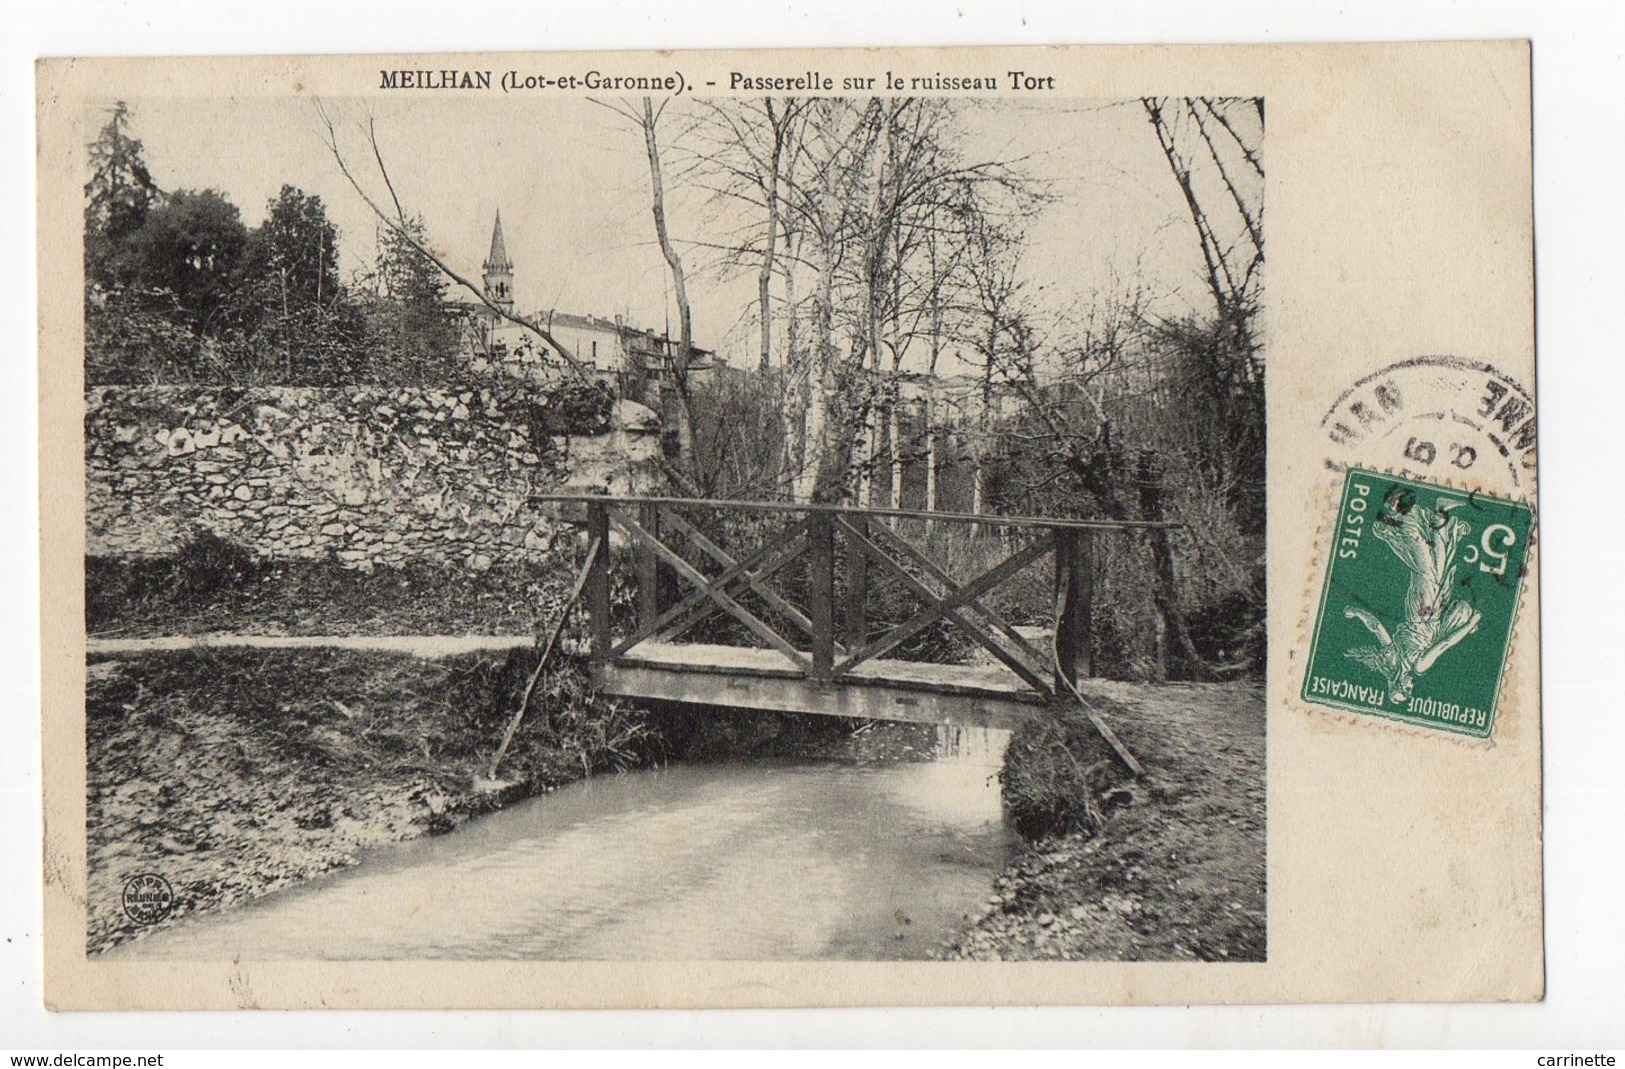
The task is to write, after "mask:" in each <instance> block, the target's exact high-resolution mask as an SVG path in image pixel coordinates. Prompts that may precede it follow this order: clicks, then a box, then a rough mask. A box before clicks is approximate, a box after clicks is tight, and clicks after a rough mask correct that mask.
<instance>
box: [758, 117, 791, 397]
mask: <svg viewBox="0 0 1625 1069" xmlns="http://www.w3.org/2000/svg"><path fill="white" fill-rule="evenodd" d="M767 115H768V119H769V121H772V118H773V98H772V97H769V98H768V100H767ZM783 146H784V137H783V135H782V134H780V133H779V132H778V130H777V129H775V130H774V136H773V154H772V156H771V157H770V158H769V160H768V175H767V243H766V246H765V248H764V249H763V251H762V270H761V273H760V274H758V275H757V276H756V300H757V303H758V304H760V305H761V309H762V355H761V369H762V370H763V371H766V370H767V369H768V367H769V366H771V365H772V363H773V304H772V301H773V261H774V258H775V255H776V254H777V252H778V241H779V157H780V154H781V153H782V151H783Z"/></svg>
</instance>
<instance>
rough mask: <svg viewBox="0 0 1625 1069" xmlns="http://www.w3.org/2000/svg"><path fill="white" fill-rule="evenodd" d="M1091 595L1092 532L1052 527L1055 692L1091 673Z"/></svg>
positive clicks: (1092, 577)
mask: <svg viewBox="0 0 1625 1069" xmlns="http://www.w3.org/2000/svg"><path fill="white" fill-rule="evenodd" d="M1093 596H1094V532H1093V531H1090V530H1087V529H1080V528H1077V527H1057V528H1055V604H1056V612H1055V650H1056V653H1057V656H1058V661H1057V664H1056V666H1055V669H1056V671H1055V691H1056V693H1057V694H1063V695H1064V694H1066V693H1067V692H1068V687H1067V682H1069V681H1070V682H1072V683H1076V682H1078V681H1079V680H1080V679H1086V678H1088V677H1089V676H1091V675H1093V674H1094V666H1093V664H1092V663H1091V661H1090V658H1089V632H1090V630H1091V628H1092V623H1093V622H1092V619H1091V617H1092V615H1093V605H1092V603H1091V601H1092V598H1093Z"/></svg>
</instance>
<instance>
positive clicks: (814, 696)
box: [599, 661, 1043, 731]
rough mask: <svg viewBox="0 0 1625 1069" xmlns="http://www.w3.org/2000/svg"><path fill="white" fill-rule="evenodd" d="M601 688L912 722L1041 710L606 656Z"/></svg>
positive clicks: (1000, 721)
mask: <svg viewBox="0 0 1625 1069" xmlns="http://www.w3.org/2000/svg"><path fill="white" fill-rule="evenodd" d="M599 672H600V676H599V679H600V684H601V686H602V687H603V689H604V692H605V693H606V694H614V695H618V696H621V697H627V698H633V699H643V700H650V699H654V700H659V701H669V702H682V703H685V704H692V705H702V706H726V707H729V708H734V709H764V710H772V711H776V712H784V713H812V714H816V715H822V716H849V717H858V718H863V719H869V720H901V721H905V722H908V723H915V724H952V725H957V726H961V727H987V728H1002V729H1004V730H1006V731H1010V730H1014V729H1015V728H1016V727H1017V726H1019V725H1020V724H1021V723H1022V721H1024V720H1026V719H1028V718H1030V717H1033V716H1037V715H1042V713H1043V706H1042V705H1035V704H1034V703H1033V702H1032V701H1031V700H1016V699H1013V698H1000V697H998V696H990V695H972V694H945V693H935V692H932V691H924V690H918V689H904V688H902V687H896V686H883V685H865V684H863V683H837V684H828V683H823V684H820V683H814V682H812V681H811V680H808V679H797V678H794V677H779V676H737V675H724V674H720V673H711V672H692V671H684V670H681V669H671V668H659V667H653V666H648V665H640V664H626V663H623V662H615V661H612V662H610V663H609V664H607V665H604V666H603V667H602V668H601V669H600V670H599Z"/></svg>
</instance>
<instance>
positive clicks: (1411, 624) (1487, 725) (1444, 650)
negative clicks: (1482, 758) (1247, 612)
mask: <svg viewBox="0 0 1625 1069" xmlns="http://www.w3.org/2000/svg"><path fill="white" fill-rule="evenodd" d="M1532 522H1533V516H1532V514H1531V512H1530V509H1529V506H1528V505H1526V504H1523V503H1522V502H1517V501H1506V500H1503V499H1500V498H1493V497H1486V496H1485V495H1483V494H1478V493H1470V492H1468V491H1465V490H1456V489H1453V488H1450V487H1445V486H1437V485H1434V484H1431V483H1426V482H1420V481H1418V480H1415V479H1407V478H1402V477H1399V476H1395V475H1382V474H1378V473H1376V472H1370V471H1362V470H1360V469H1357V468H1356V469H1351V470H1350V471H1349V473H1348V476H1347V478H1346V479H1345V480H1344V482H1343V496H1342V502H1341V507H1340V511H1339V513H1338V521H1337V534H1336V536H1335V539H1334V541H1333V544H1332V553H1331V561H1330V563H1329V564H1328V565H1327V568H1326V587H1325V590H1324V591H1323V592H1322V593H1321V597H1320V610H1319V612H1318V614H1317V615H1316V617H1315V633H1314V642H1313V645H1312V646H1311V647H1310V651H1309V668H1308V671H1307V672H1306V673H1305V675H1304V681H1303V698H1304V700H1305V701H1307V702H1311V703H1313V704H1316V705H1325V706H1330V707H1332V708H1335V709H1346V710H1349V711H1350V712H1356V713H1367V714H1370V715H1374V716H1382V717H1388V718H1390V719H1393V720H1403V721H1406V722H1408V723H1412V724H1420V725H1422V726H1424V727H1430V728H1439V729H1441V730H1444V731H1452V732H1457V733H1459V734H1463V735H1472V736H1474V737H1476V738H1481V739H1482V738H1488V737H1489V735H1490V731H1491V729H1492V728H1493V727H1494V726H1495V702H1496V698H1497V696H1498V695H1499V692H1500V688H1501V675H1502V672H1503V670H1504V669H1505V667H1506V655H1507V646H1508V644H1509V643H1510V642H1511V639H1512V619H1513V615H1514V614H1515V613H1516V611H1517V607H1518V593H1519V590H1520V589H1521V588H1522V586H1523V575H1524V561H1525V557H1526V554H1527V553H1528V549H1529V529H1530V526H1531V524H1532Z"/></svg>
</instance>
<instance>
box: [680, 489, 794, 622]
mask: <svg viewBox="0 0 1625 1069" xmlns="http://www.w3.org/2000/svg"><path fill="white" fill-rule="evenodd" d="M665 517H666V521H667V522H668V523H670V524H671V525H672V526H673V527H675V528H677V529H678V530H679V531H681V532H682V533H683V534H684V535H686V536H687V537H688V539H689V541H691V542H693V543H694V544H695V545H696V546H698V547H699V548H700V551H701V552H702V553H704V554H705V555H706V556H708V557H710V558H711V559H712V560H713V561H715V562H716V563H718V564H720V565H722V566H723V567H724V568H727V569H729V571H732V570H733V569H734V568H735V567H737V566H738V564H739V562H738V561H737V560H735V559H734V558H733V557H732V556H731V555H730V554H729V553H728V552H727V551H726V550H724V549H723V548H722V547H720V546H718V545H717V544H716V543H715V542H713V541H711V540H710V539H709V538H707V537H706V536H705V535H704V534H703V533H702V532H701V531H700V530H699V528H697V527H695V526H694V525H693V524H692V523H689V522H688V521H687V520H685V519H684V518H683V517H681V516H679V515H677V514H676V513H675V512H670V511H668V512H666V513H665ZM786 533H788V531H786ZM773 548H777V543H775V546H774V547H773ZM798 552H799V550H798ZM783 563H788V561H785V562H783ZM723 574H725V575H726V574H727V572H724V573H723ZM768 574H770V573H768V572H761V573H752V572H751V571H750V566H749V565H746V566H745V567H744V568H741V569H740V570H739V571H738V573H737V578H738V579H740V580H742V581H743V582H744V583H745V585H746V586H748V587H750V588H751V590H753V591H755V593H756V595H757V596H758V597H760V598H761V599H762V600H763V601H765V602H767V603H768V605H770V606H772V607H773V608H775V609H777V610H778V611H779V612H781V613H783V614H784V615H785V616H787V617H789V618H790V620H791V621H793V622H794V623H795V625H796V626H797V627H799V628H801V629H802V630H803V631H805V632H806V633H807V634H808V635H811V634H812V631H813V625H812V621H811V620H809V619H807V616H806V614H805V613H803V612H802V611H801V610H800V609H798V608H796V607H795V606H794V605H792V604H790V603H789V602H788V601H786V600H785V599H784V598H783V597H781V596H780V595H779V592H778V591H776V590H774V589H773V588H772V587H770V586H768V585H767V584H766V583H764V582H762V580H763V579H764V578H766V576H767V575H768Z"/></svg>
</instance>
